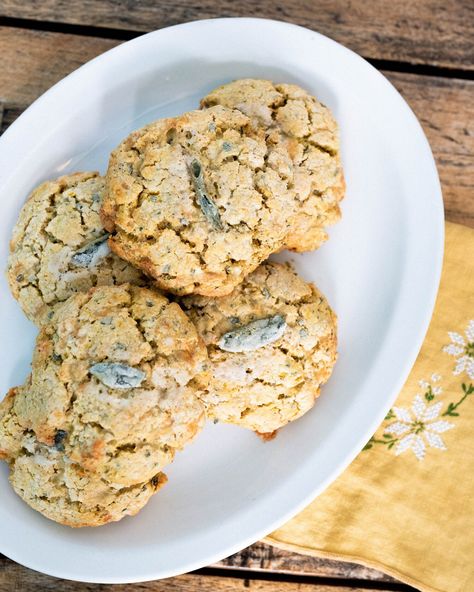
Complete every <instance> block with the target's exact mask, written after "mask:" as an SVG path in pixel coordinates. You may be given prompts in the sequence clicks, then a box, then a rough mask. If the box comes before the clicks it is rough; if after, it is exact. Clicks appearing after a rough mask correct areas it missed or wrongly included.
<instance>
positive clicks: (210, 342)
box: [183, 262, 337, 439]
mask: <svg viewBox="0 0 474 592" xmlns="http://www.w3.org/2000/svg"><path fill="white" fill-rule="evenodd" d="M183 306H184V309H185V310H186V312H187V314H188V315H189V317H190V318H191V320H192V321H193V322H194V324H195V325H196V327H197V329H198V332H199V333H200V335H201V336H202V338H203V339H204V341H205V343H206V345H207V348H208V353H209V359H210V372H211V379H210V382H209V386H208V387H207V389H204V394H203V395H201V398H202V401H203V402H204V404H205V406H206V409H207V414H208V417H210V418H211V419H215V420H218V421H223V422H228V423H234V424H237V425H241V426H244V427H246V428H250V429H251V430H254V431H256V432H258V433H259V434H261V435H265V438H266V439H270V438H271V437H272V436H273V434H272V432H274V430H277V429H278V428H280V427H282V426H284V425H285V424H286V423H288V422H289V421H293V420H295V419H297V418H298V417H301V416H302V415H303V414H304V413H306V411H308V410H309V409H311V407H312V406H313V404H314V401H315V399H316V398H317V397H318V395H319V393H320V386H321V385H322V384H323V383H325V382H326V381H327V380H328V378H329V376H330V374H331V372H332V369H333V366H334V364H335V362H336V357H337V353H336V346H337V336H336V316H335V314H334V313H333V312H332V310H331V308H330V307H329V305H328V303H327V301H326V299H325V298H324V296H323V295H322V294H321V293H320V292H319V291H318V290H317V289H316V288H315V287H314V286H313V285H312V284H309V283H307V282H305V281H303V280H302V279H301V278H300V277H299V276H298V275H297V274H296V273H295V272H294V271H293V270H292V269H291V267H289V266H288V265H282V264H279V263H271V262H267V263H264V264H262V265H260V267H258V268H257V269H256V270H255V271H254V272H253V273H252V274H250V275H249V276H248V277H247V278H246V279H245V280H244V281H243V282H242V283H241V284H240V285H239V286H237V287H236V288H235V289H234V291H233V292H232V293H231V294H229V295H228V296H225V297H223V298H215V299H211V298H205V297H201V296H189V297H186V298H184V299H183Z"/></svg>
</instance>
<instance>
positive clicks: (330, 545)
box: [266, 223, 474, 592]
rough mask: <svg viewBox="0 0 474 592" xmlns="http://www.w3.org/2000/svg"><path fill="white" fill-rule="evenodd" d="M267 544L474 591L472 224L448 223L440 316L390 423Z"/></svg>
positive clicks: (453, 591) (432, 589) (432, 587)
mask: <svg viewBox="0 0 474 592" xmlns="http://www.w3.org/2000/svg"><path fill="white" fill-rule="evenodd" d="M417 289H418V290H423V286H422V285H420V286H418V288H417ZM380 388H381V389H383V388H384V386H383V384H381V385H380ZM266 542H268V543H270V544H273V545H276V546H278V547H282V548H284V549H287V550H291V551H295V552H298V553H306V554H309V555H315V556H318V557H329V558H333V559H341V560H346V561H353V562H356V563H361V564H363V565H366V566H369V567H373V568H376V569H379V570H382V571H384V572H386V573H388V574H390V575H393V576H394V577H396V578H398V579H400V580H402V581H404V582H406V583H408V584H411V585H412V586H414V587H415V588H418V589H419V590H422V591H423V592H425V591H426V592H472V590H474V230H472V229H470V228H467V227H465V226H460V225H457V224H451V223H446V245H445V258H444V266H443V272H442V277H441V284H440V289H439V293H438V297H437V301H436V306H435V310H434V314H433V318H432V320H431V324H430V327H429V330H428V333H427V335H426V338H425V341H424V343H423V346H422V348H421V350H420V353H419V355H418V358H417V360H416V363H415V365H414V367H413V369H412V371H411V374H410V376H409V378H408V380H407V381H406V383H405V386H404V387H403V390H402V392H401V393H400V395H399V397H398V399H397V401H396V403H395V404H394V406H393V407H392V409H391V410H390V412H389V413H388V415H387V416H386V418H385V420H384V421H383V422H382V424H381V425H380V427H379V428H378V430H377V432H376V433H375V434H374V436H373V437H372V438H371V439H370V440H369V442H367V444H366V446H365V448H364V450H362V451H361V453H360V454H359V456H358V457H357V458H356V460H355V461H354V462H353V463H352V464H351V465H350V466H349V467H348V469H346V471H345V472H344V473H343V474H342V475H341V476H340V477H339V478H338V479H337V480H336V481H335V482H334V483H333V484H332V485H331V486H330V487H329V488H328V489H327V490H326V491H325V492H324V493H322V494H321V495H320V496H319V497H318V498H316V499H315V500H314V501H313V502H312V503H311V504H310V505H309V506H308V507H307V508H306V509H305V510H303V511H302V512H301V513H300V514H299V515H298V516H296V517H295V518H293V519H292V520H291V521H290V522H288V523H287V524H285V525H284V526H283V527H282V528H280V529H278V530H277V531H275V532H274V533H272V534H271V535H270V536H269V537H267V539H266Z"/></svg>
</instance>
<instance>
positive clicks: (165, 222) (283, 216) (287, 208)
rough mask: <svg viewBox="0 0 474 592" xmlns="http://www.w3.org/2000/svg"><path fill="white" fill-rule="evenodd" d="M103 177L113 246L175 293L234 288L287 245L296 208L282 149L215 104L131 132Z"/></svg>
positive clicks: (220, 292)
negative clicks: (105, 180) (290, 220)
mask: <svg viewBox="0 0 474 592" xmlns="http://www.w3.org/2000/svg"><path fill="white" fill-rule="evenodd" d="M277 149H278V150H280V153H278V154H277ZM106 179H107V182H106V194H105V199H104V203H103V208H102V212H101V214H102V219H103V223H104V226H105V228H106V229H107V230H108V231H109V232H111V233H112V236H111V238H110V239H109V244H110V246H111V248H112V250H113V251H114V252H115V253H117V254H118V255H119V256H120V257H123V258H124V259H126V260H127V261H130V262H131V263H133V264H134V265H136V266H137V267H139V268H140V269H142V270H144V271H145V272H146V273H147V274H148V275H150V276H152V277H154V278H156V280H157V283H158V285H159V287H161V288H162V289H164V290H169V291H171V292H174V293H176V294H181V295H184V294H190V293H196V294H202V295H207V296H222V295H224V294H228V293H229V292H230V291H232V289H233V288H234V286H236V285H237V284H238V283H240V282H241V281H242V280H243V278H244V277H245V276H246V275H247V274H248V273H250V272H251V271H253V270H254V269H255V268H256V267H257V266H258V265H259V264H260V263H261V262H262V261H263V260H265V259H266V258H267V257H268V256H269V255H270V254H271V253H272V252H275V251H278V250H280V249H281V248H282V247H283V245H284V241H285V237H286V235H287V233H288V219H289V218H291V216H292V215H293V212H294V209H295V206H296V201H295V197H294V191H293V189H292V186H293V183H294V180H293V169H292V167H291V163H290V157H289V155H288V154H286V153H285V150H284V147H283V146H281V147H279V148H277V147H275V146H274V144H273V142H269V141H267V137H266V134H265V133H264V130H263V129H260V130H254V129H253V128H252V126H251V125H250V119H249V118H248V117H247V116H246V115H244V114H243V113H241V112H240V111H237V110H231V109H227V108H226V107H221V106H217V107H213V108H211V109H207V110H205V111H191V112H189V113H185V114H184V115H182V116H180V117H176V118H173V119H165V120H159V121H156V122H154V123H151V124H150V125H147V126H145V127H144V128H142V129H141V130H138V131H136V132H134V133H132V134H131V135H130V136H129V137H128V138H126V139H125V140H124V141H123V142H122V144H120V146H119V147H118V148H117V149H116V150H115V151H114V152H113V153H112V155H111V158H110V163H109V169H108V171H107V176H106Z"/></svg>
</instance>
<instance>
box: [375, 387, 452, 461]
mask: <svg viewBox="0 0 474 592" xmlns="http://www.w3.org/2000/svg"><path fill="white" fill-rule="evenodd" d="M442 406H443V403H442V402H439V403H433V404H432V405H427V404H426V403H425V401H424V400H423V398H422V396H421V395H415V398H414V400H413V404H412V406H411V410H410V409H407V408H405V407H393V412H394V414H395V417H396V418H397V420H398V421H396V422H394V423H392V424H390V425H389V426H387V427H386V428H385V430H384V431H385V432H386V433H387V434H391V435H393V436H397V443H396V445H395V449H394V451H395V454H396V455H397V456H398V455H399V454H402V452H405V450H409V449H411V450H412V451H413V452H414V454H415V456H416V458H417V459H418V460H423V458H424V457H425V454H426V445H428V446H430V447H431V448H438V449H439V450H446V445H445V443H444V441H443V439H442V438H441V436H440V435H439V434H442V433H443V432H446V431H447V430H450V429H451V428H453V427H454V424H452V423H450V422H449V421H444V420H440V419H438V417H439V414H440V413H441V407H442ZM435 420H437V421H435Z"/></svg>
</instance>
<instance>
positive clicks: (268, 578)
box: [190, 567, 417, 592]
mask: <svg viewBox="0 0 474 592" xmlns="http://www.w3.org/2000/svg"><path fill="white" fill-rule="evenodd" d="M193 574H194V575H200V576H217V577H220V578H234V579H241V580H254V581H265V582H288V583H293V584H311V585H315V586H316V585H318V586H329V587H334V588H335V589H336V590H337V588H340V587H341V586H347V587H349V588H355V589H363V590H383V591H384V592H417V590H416V588H413V587H412V586H409V585H408V584H403V583H401V582H381V581H377V580H361V579H358V578H344V579H341V578H332V577H324V576H313V575H304V574H301V573H295V574H290V573H281V572H271V571H257V570H252V569H248V570H247V569H227V568H219V567H203V568H202V569H198V570H196V571H193V572H191V573H190V575H193Z"/></svg>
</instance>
